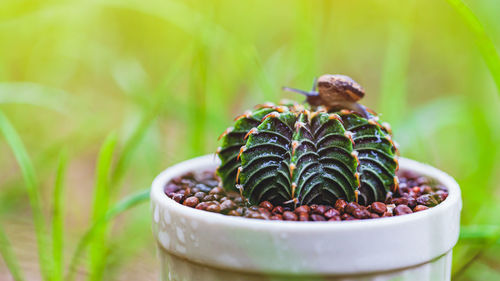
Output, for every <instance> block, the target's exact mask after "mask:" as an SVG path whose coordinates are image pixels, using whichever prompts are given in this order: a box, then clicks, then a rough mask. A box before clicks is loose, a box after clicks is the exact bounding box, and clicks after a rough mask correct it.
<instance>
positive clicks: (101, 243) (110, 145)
mask: <svg viewBox="0 0 500 281" xmlns="http://www.w3.org/2000/svg"><path fill="white" fill-rule="evenodd" d="M116 143H117V136H116V134H115V133H111V134H110V135H109V136H108V137H107V138H106V140H105V141H104V144H103V145H102V146H101V150H100V151H99V157H98V159H97V166H96V180H95V189H94V201H93V204H92V222H96V221H97V220H99V218H100V217H102V216H103V215H104V214H106V211H107V210H108V207H109V201H110V172H111V166H112V160H113V152H114V150H115V146H116ZM107 232H108V226H107V224H102V225H100V227H99V229H97V230H96V235H95V237H94V239H93V240H92V241H91V243H90V245H89V259H90V264H89V271H90V280H101V279H102V274H103V273H104V266H105V263H106V252H107V249H106V247H105V245H106V240H107V239H106V236H107Z"/></svg>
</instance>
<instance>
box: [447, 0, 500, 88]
mask: <svg viewBox="0 0 500 281" xmlns="http://www.w3.org/2000/svg"><path fill="white" fill-rule="evenodd" d="M447 1H448V3H450V5H451V6H452V7H453V8H454V9H455V10H456V11H457V13H458V14H459V15H460V16H461V17H462V18H463V20H464V22H465V24H467V26H468V27H469V28H470V30H471V31H472V32H473V33H474V36H475V37H476V45H477V47H478V48H479V51H480V52H481V55H482V57H483V60H484V62H485V63H486V65H487V66H488V70H489V71H490V74H491V76H492V78H493V80H494V81H495V84H496V87H497V91H498V94H499V95H500V55H499V54H498V52H497V50H496V48H495V45H494V44H493V42H492V40H491V38H490V36H488V34H487V33H486V31H485V30H484V27H483V25H482V24H481V22H480V21H479V19H478V18H477V16H476V15H475V14H474V12H472V10H471V9H470V8H469V7H467V5H465V4H464V2H463V1H462V0H447Z"/></svg>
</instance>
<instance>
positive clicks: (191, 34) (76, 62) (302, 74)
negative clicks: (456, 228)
mask: <svg viewBox="0 0 500 281" xmlns="http://www.w3.org/2000/svg"><path fill="white" fill-rule="evenodd" d="M498 14H500V6H499V5H498V4H497V3H496V1H492V0H479V1H469V0H466V1H460V0H447V1H434V0H422V1H397V0H388V1H377V0H367V1H354V2H353V1H322V0H318V1H313V2H311V1H306V0H303V1H302V0H291V1H286V0H277V1H272V2H269V1H263V0H257V1H253V2H252V3H242V2H235V1H230V0H221V1H217V2H213V1H200V0H186V1H179V0H168V1H164V0H152V1H139V0H123V1H117V0H104V1H83V0H76V1H71V2H70V3H69V2H65V1H45V2H40V1H35V0H26V1H17V0H5V1H2V2H1V3H0V38H2V39H1V41H2V44H0V53H1V54H2V55H1V56H0V81H1V82H0V110H1V111H2V112H3V114H0V124H1V127H2V128H1V131H2V136H3V138H0V171H2V173H1V174H2V177H0V190H2V192H0V215H1V218H2V227H3V229H2V230H4V231H2V233H0V239H1V240H2V241H1V242H2V244H1V247H2V248H1V251H2V256H3V257H4V260H5V261H6V262H5V264H6V265H7V266H8V267H9V268H10V269H11V272H12V275H13V276H14V277H15V278H17V279H19V278H22V276H23V273H22V272H21V271H20V269H19V267H18V266H16V264H19V263H18V262H20V263H21V265H22V266H21V268H26V267H27V266H28V265H30V264H32V262H33V261H31V260H25V257H23V256H19V257H18V259H17V260H18V262H16V258H15V256H14V253H20V254H22V253H24V252H26V251H28V250H29V251H33V249H26V246H25V245H27V244H28V243H24V242H25V241H20V240H19V239H21V238H20V237H33V238H34V239H36V240H37V245H38V249H37V250H39V252H38V259H39V262H38V263H39V265H40V268H41V275H42V276H43V278H44V280H61V278H62V273H63V271H64V273H65V274H66V275H65V276H64V277H65V278H63V279H64V280H66V277H68V276H71V278H72V279H73V280H77V279H82V280H85V279H88V280H90V279H93V280H106V281H108V280H110V281H112V280H126V281H128V280H136V279H138V277H137V276H138V275H139V276H140V277H143V274H141V273H143V272H144V271H145V270H148V272H149V270H150V268H151V267H152V265H151V264H143V263H146V261H148V262H149V261H151V260H152V261H154V260H155V252H154V248H155V246H156V245H155V243H154V239H153V238H152V235H151V232H150V216H149V213H148V210H147V206H145V205H144V206H142V207H141V208H136V209H134V211H133V212H129V213H126V214H124V215H123V216H109V212H110V210H116V206H119V205H116V204H118V203H117V202H123V201H121V200H120V199H121V198H129V197H128V196H129V194H137V192H142V191H140V189H141V188H144V187H146V186H149V185H150V183H151V181H152V179H153V178H154V177H155V176H156V175H157V174H158V173H159V172H160V171H161V170H163V169H164V168H165V167H167V166H169V165H171V164H173V163H176V162H178V161H181V160H185V159H187V158H190V157H192V156H195V155H200V154H205V153H213V152H214V151H215V150H216V148H217V146H218V145H219V143H218V142H217V141H216V139H217V136H218V135H219V134H220V133H221V132H222V131H223V130H224V129H225V128H227V127H228V126H230V125H231V123H232V121H231V120H232V118H234V117H235V116H237V115H238V114H240V113H241V112H243V111H244V110H246V109H250V108H251V107H252V106H253V105H255V104H257V103H261V102H263V101H272V102H277V101H278V100H279V99H281V98H294V99H298V100H302V99H303V98H302V97H300V96H297V95H295V94H293V93H285V92H282V91H281V90H280V89H281V87H282V86H290V87H297V88H303V89H309V88H310V84H311V82H312V80H313V78H314V77H317V76H319V75H321V74H323V73H342V74H347V75H350V76H352V77H353V78H355V79H356V80H357V81H358V82H360V83H361V84H362V85H363V86H364V87H365V90H366V97H365V98H364V99H363V103H364V104H365V105H367V106H368V107H370V108H373V109H374V110H375V111H377V112H379V113H381V114H382V119H383V120H387V121H390V122H391V123H392V125H393V130H394V133H395V137H394V138H395V140H396V141H397V142H398V143H399V144H400V146H401V151H402V156H405V157H410V158H414V159H416V160H419V161H423V162H427V163H429V164H432V165H434V166H436V167H438V168H440V169H442V170H444V171H446V172H448V173H450V174H451V175H452V176H454V177H455V178H456V180H457V181H458V182H459V184H460V186H461V188H462V194H463V198H464V209H463V212H462V224H463V231H462V234H461V238H460V240H459V243H458V245H457V247H455V248H454V257H453V263H454V268H453V270H454V272H458V271H459V272H460V274H459V275H456V274H455V277H454V279H455V280H460V281H469V280H488V279H489V278H494V277H496V276H498V275H499V273H498V272H500V263H498V261H500V254H498V251H497V250H498V249H499V246H498V239H496V236H495V235H496V227H497V226H498V225H500V221H498V218H497V216H496V215H495V214H496V213H498V212H499V211H500V208H499V207H498V206H500V199H499V198H498V196H497V195H498V191H499V186H498V182H499V181H500V111H499V110H498V109H499V107H500V99H499V95H498V93H500V61H499V55H498V48H499V44H500V29H499V28H498V26H500V19H499V18H498ZM6 116H8V119H7V118H6ZM14 127H15V129H14ZM110 132H116V134H115V136H114V137H112V138H111V139H109V138H108V139H107V137H108V136H109V134H110ZM21 139H22V141H21ZM103 140H106V141H105V145H103ZM62 150H66V151H67V155H68V157H67V158H65V157H64V156H61V151H62ZM27 151H29V156H28V153H27ZM100 151H102V153H100ZM63 155H64V153H63ZM68 159H71V161H69V160H68ZM16 163H17V164H16ZM139 194H140V195H138V197H137V198H139V199H140V200H138V201H134V200H132V201H129V202H136V203H137V204H139V202H145V201H147V196H146V195H145V194H146V193H139ZM141 194H142V195H141ZM66 200H67V201H66ZM125 205H126V206H128V205H127V204H125ZM114 206H115V207H114ZM29 209H31V213H30V212H26V210H29ZM118 209H119V208H118ZM30 214H32V215H30ZM103 216H104V217H107V219H102V218H103ZM18 217H20V218H22V220H19V221H22V222H24V221H27V218H29V219H31V218H32V219H33V222H34V229H35V231H34V232H33V233H28V234H26V233H24V235H11V236H9V237H8V238H7V237H6V236H5V234H11V233H12V229H14V227H15V223H13V220H15V219H16V218H18ZM114 218H116V220H115V219H114ZM90 229H94V230H90ZM89 231H90V232H89ZM89 233H92V234H89ZM111 237H112V239H111ZM23 239H24V238H23ZM9 241H10V242H9ZM99 241H100V242H102V243H99ZM13 248H14V249H13ZM75 248H77V250H76V252H72V250H74V249H75ZM68 253H70V254H71V255H69V254H68ZM75 255H76V257H75ZM139 256H140V257H141V258H137V257H139ZM68 262H69V263H70V266H69V267H68V264H67V263H68ZM148 266H149V267H148ZM0 272H4V271H2V270H0ZM25 273H26V274H24V275H26V278H30V277H31V276H28V274H27V273H28V272H25ZM29 273H30V274H32V271H30V272H29ZM49 275H50V276H49ZM2 277H4V276H3V275H0V279H1V278H2ZM5 278H8V277H5ZM144 278H146V277H144ZM490 280H494V279H490Z"/></svg>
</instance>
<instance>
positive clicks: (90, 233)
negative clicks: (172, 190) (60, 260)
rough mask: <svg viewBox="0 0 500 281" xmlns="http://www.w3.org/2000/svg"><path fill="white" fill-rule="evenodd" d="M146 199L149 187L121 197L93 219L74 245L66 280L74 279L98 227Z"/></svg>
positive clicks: (147, 198)
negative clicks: (74, 248)
mask: <svg viewBox="0 0 500 281" xmlns="http://www.w3.org/2000/svg"><path fill="white" fill-rule="evenodd" d="M148 200H149V188H148V189H146V190H142V191H139V192H137V193H134V194H132V195H130V196H128V197H126V198H124V199H122V200H121V201H120V202H118V203H117V204H115V205H114V206H113V207H112V208H110V209H109V210H108V211H107V212H106V214H104V215H103V216H102V217H100V218H99V219H98V220H96V221H94V223H93V224H92V226H91V227H90V228H89V229H88V230H87V231H86V232H85V234H84V235H83V237H82V238H81V239H80V241H79V242H78V246H77V247H76V250H75V252H74V254H73V256H72V257H71V261H70V265H69V269H68V273H67V275H66V280H67V281H73V280H74V279H75V274H76V270H77V269H78V265H79V263H80V261H81V257H82V255H83V253H84V250H85V248H86V247H87V245H89V243H90V242H91V241H93V240H94V237H95V236H96V234H97V233H98V232H99V229H101V228H102V226H103V225H106V224H107V223H109V221H111V220H112V219H113V218H114V217H116V216H117V215H119V214H121V213H123V212H125V211H126V210H128V209H130V208H132V207H134V206H136V205H138V204H141V203H144V202H147V201H148Z"/></svg>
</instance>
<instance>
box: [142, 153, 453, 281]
mask: <svg viewBox="0 0 500 281" xmlns="http://www.w3.org/2000/svg"><path fill="white" fill-rule="evenodd" d="M217 165H218V160H217V159H216V158H214V156H213V155H207V156H203V157H199V158H195V159H192V160H188V161H185V162H182V163H180V164H177V165H175V166H172V167H170V168H168V169H166V170H165V171H163V172H162V173H161V174H160V175H159V176H158V177H157V178H156V179H155V180H154V182H153V187H152V190H151V206H152V213H153V231H154V235H155V237H156V240H157V242H158V248H159V257H160V260H161V267H162V268H161V271H162V273H161V276H162V277H161V278H162V280H164V281H166V280H172V281H240V280H241V281H264V280H266V281H285V280H287V281H288V280H296V281H299V280H300V281H309V280H311V281H312V280H314V281H320V280H321V281H330V280H346V281H347V280H349V281H351V280H352V281H354V280H356V281H360V280H363V281H365V280H366V281H367V280H377V281H382V280H384V281H385V280H415V281H425V280H432V281H435V280H438V281H441V280H450V271H451V252H452V248H453V246H454V245H455V243H456V242H457V239H458V234H459V227H460V210H461V208H462V202H461V197H460V188H459V186H458V184H457V183H456V182H455V180H453V178H451V177H450V176H449V175H447V174H445V173H444V172H442V171H439V170H437V169H436V168H433V167H430V166H427V165H424V164H421V163H418V162H415V161H412V160H408V159H404V158H402V159H400V168H401V169H402V170H412V171H414V172H416V173H419V174H422V175H425V176H428V177H431V178H434V179H436V180H437V181H439V182H440V183H442V184H443V185H445V186H446V187H447V188H448V191H449V195H448V198H447V199H446V200H445V201H444V202H442V203H441V204H439V205H438V206H436V207H434V208H431V209H429V210H425V211H422V212H418V213H414V214H410V215H404V216H397V217H389V218H381V219H373V220H359V221H340V222H287V221H264V220H256V219H247V218H240V217H231V216H225V215H221V214H216V213H210V212H206V211H201V210H197V209H194V208H189V207H186V206H183V205H181V204H178V203H176V202H175V201H173V200H172V199H170V198H168V197H167V196H166V195H165V193H164V186H165V184H166V183H167V182H169V181H170V180H171V179H172V178H174V177H177V176H181V175H183V174H184V173H186V172H194V173H196V172H201V171H204V170H207V169H214V168H215V167H216V166H217Z"/></svg>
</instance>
